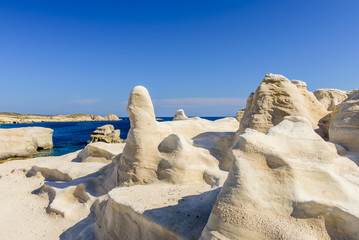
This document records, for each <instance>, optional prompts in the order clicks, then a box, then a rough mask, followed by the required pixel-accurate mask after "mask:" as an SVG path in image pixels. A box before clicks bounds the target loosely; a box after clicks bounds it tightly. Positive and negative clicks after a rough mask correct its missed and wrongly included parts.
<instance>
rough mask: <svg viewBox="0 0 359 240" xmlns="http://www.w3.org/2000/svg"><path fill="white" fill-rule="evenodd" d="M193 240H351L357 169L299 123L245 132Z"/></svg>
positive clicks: (358, 219) (357, 210) (356, 233)
mask: <svg viewBox="0 0 359 240" xmlns="http://www.w3.org/2000/svg"><path fill="white" fill-rule="evenodd" d="M233 154H234V161H233V164H232V166H231V170H230V173H229V176H228V179H227V180H226V182H225V184H224V186H223V188H222V190H221V193H220V194H219V197H218V199H217V202H216V204H215V205H214V208H213V210H212V213H211V216H210V218H209V221H208V224H207V226H206V227H205V229H204V230H203V233H202V236H201V239H358V238H359V229H358V228H357V227H356V226H358V224H359V201H358V199H359V168H358V167H357V166H356V164H355V163H353V162H352V161H351V160H350V159H348V158H344V157H341V156H339V155H338V154H337V149H336V147H335V146H334V144H331V143H328V142H325V141H324V140H323V139H322V138H321V137H319V136H318V135H317V134H316V133H315V132H314V131H313V129H312V123H311V122H310V121H308V120H307V119H305V118H303V117H294V116H289V117H285V118H284V120H283V121H282V122H281V123H280V124H278V125H277V126H275V127H273V128H271V129H270V130H269V131H268V133H267V134H263V133H260V132H258V131H256V130H253V129H249V128H248V129H246V130H245V132H244V133H243V134H242V135H240V136H239V137H238V142H237V143H236V145H235V147H234V148H233Z"/></svg>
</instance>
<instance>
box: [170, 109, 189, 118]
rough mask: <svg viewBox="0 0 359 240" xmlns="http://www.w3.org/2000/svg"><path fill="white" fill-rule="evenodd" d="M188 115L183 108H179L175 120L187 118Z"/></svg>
mask: <svg viewBox="0 0 359 240" xmlns="http://www.w3.org/2000/svg"><path fill="white" fill-rule="evenodd" d="M186 119H188V117H187V116H186V114H185V113H184V111H183V109H178V110H177V111H176V113H175V115H174V117H173V121H177V120H186Z"/></svg>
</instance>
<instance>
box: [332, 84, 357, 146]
mask: <svg viewBox="0 0 359 240" xmlns="http://www.w3.org/2000/svg"><path fill="white" fill-rule="evenodd" d="M332 116H333V119H332V120H331V124H330V127H329V141H331V142H334V143H337V144H340V145H342V146H344V147H345V148H346V149H347V150H350V151H356V152H359V90H358V91H356V92H354V93H353V94H352V95H351V96H350V97H349V98H348V99H347V100H346V101H344V102H343V103H341V104H340V105H338V106H337V107H336V109H335V110H334V112H333V113H332Z"/></svg>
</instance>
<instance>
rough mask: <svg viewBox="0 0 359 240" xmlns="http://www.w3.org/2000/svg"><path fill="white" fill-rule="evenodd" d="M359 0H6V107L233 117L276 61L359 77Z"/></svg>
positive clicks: (286, 68) (298, 70)
mask: <svg viewBox="0 0 359 240" xmlns="http://www.w3.org/2000/svg"><path fill="white" fill-rule="evenodd" d="M358 10H359V1H356V0H353V1H349V0H342V1H340V0H338V1H327V0H325V1H324V0H323V1H320V0H318V1H316V0H314V1H312V0H310V1H309V0H301V1H295V0H293V1H288V0H283V1H276V0H273V1H269V0H267V1H264V0H262V1H261V0H252V1H249V0H243V1H241V0H237V1H234V0H233V1H230V0H228V1H213V0H203V1H193V0H192V1H187V0H181V1H177V0H173V1H168V0H167V1H156V0H153V1H149V0H147V1H135V0H134V1H129V0H128V1H66V0H62V1H56V0H53V1H36V0H34V1H12V0H9V1H7V0H1V1H0V23H1V24H0V92H1V101H0V112H3V111H11V112H20V113H41V114H60V113H61V114H72V113H94V114H100V115H105V114H108V113H116V114H118V115H119V116H127V113H126V101H127V99H128V95H129V93H130V91H131V89H132V88H133V87H134V86H136V85H143V86H145V87H146V88H147V89H148V90H149V92H150V95H151V97H152V99H153V101H154V105H155V111H156V115H158V116H172V115H173V114H174V112H175V111H176V109H178V108H183V109H184V110H185V112H186V113H187V115H191V116H234V115H235V112H236V111H237V110H238V109H240V108H242V107H244V105H245V99H246V98H247V96H248V95H249V93H250V92H252V91H255V89H256V88H257V86H258V84H259V83H260V82H261V80H262V79H263V77H264V75H265V74H266V73H268V72H272V73H279V74H283V75H284V76H286V77H288V78H289V79H299V80H303V81H305V82H307V84H308V89H309V90H311V91H314V90H316V89H318V88H339V89H343V90H350V89H356V88H359V84H358V83H359V44H358V43H359V27H358V26H359V14H358Z"/></svg>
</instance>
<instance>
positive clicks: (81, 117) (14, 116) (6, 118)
mask: <svg viewBox="0 0 359 240" xmlns="http://www.w3.org/2000/svg"><path fill="white" fill-rule="evenodd" d="M120 120H122V119H120V118H118V116H116V115H115V114H107V115H106V116H104V117H102V116H100V115H95V114H82V113H78V114H71V115H63V114H58V115H41V114H21V113H11V112H2V113H0V124H18V123H40V122H93V121H120Z"/></svg>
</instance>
